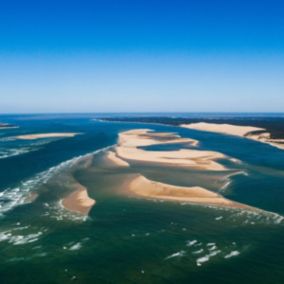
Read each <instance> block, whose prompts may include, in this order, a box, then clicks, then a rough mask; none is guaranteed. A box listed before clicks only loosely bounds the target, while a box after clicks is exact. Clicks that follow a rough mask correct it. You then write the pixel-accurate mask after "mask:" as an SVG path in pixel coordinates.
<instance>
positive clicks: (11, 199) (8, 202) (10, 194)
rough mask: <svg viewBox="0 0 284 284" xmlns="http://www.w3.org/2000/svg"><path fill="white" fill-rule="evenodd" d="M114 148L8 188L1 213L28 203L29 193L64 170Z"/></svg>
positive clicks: (1, 197)
mask: <svg viewBox="0 0 284 284" xmlns="http://www.w3.org/2000/svg"><path fill="white" fill-rule="evenodd" d="M111 147H113V146H108V147H105V148H103V149H99V150H96V151H94V152H92V153H88V154H86V155H81V156H78V157H75V158H72V159H70V160H67V161H65V162H62V163H60V164H59V165H57V166H54V167H51V168H49V169H48V170H46V171H44V172H41V173H39V174H37V175H35V176H34V177H33V178H31V179H28V180H26V181H23V182H21V183H20V184H19V186H17V187H15V188H7V189H5V190H3V191H2V192H0V213H2V214H3V213H5V212H8V211H10V210H12V209H14V208H15V207H17V206H19V205H23V204H26V203H28V202H29V201H28V198H27V197H28V196H29V193H30V192H31V191H33V190H36V189H37V188H38V187H39V186H40V185H42V184H45V183H47V182H48V181H49V180H50V178H51V177H53V176H54V175H56V174H57V173H59V172H60V171H61V170H62V169H64V168H69V167H71V166H73V165H74V164H76V163H77V162H78V161H79V160H81V159H83V158H86V157H88V156H92V155H95V154H98V153H99V152H102V151H105V150H107V149H109V148H111Z"/></svg>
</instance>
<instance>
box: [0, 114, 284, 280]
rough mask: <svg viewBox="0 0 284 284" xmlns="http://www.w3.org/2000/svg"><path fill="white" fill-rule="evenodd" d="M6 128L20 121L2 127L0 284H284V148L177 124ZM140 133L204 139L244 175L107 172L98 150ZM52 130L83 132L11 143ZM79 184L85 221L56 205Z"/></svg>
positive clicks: (89, 120) (32, 120)
mask: <svg viewBox="0 0 284 284" xmlns="http://www.w3.org/2000/svg"><path fill="white" fill-rule="evenodd" d="M108 115H109V114H108ZM175 115H178V114H175ZM198 115H199V116H200V115H201V114H198ZM106 116H107V115H106ZM239 116H240V114H238V117H239ZM100 117H103V116H102V115H101V116H100ZM207 118H208V116H207ZM230 118H231V117H230ZM273 119H274V120H275V116H273ZM0 122H6V123H11V124H13V125H16V126H18V128H11V129H1V130H0V283H1V284H2V283H3V284H6V283H7V284H8V283H29V284H31V283H48V284H53V283H60V284H62V283H73V282H74V283H123V284H124V283H218V284H220V283H232V284H233V283H238V284H239V283H240V282H241V283H243V284H245V283H252V282H255V283H258V284H262V283H263V284H269V283H271V284H277V283H279V284H282V283H284V270H283V267H284V218H283V216H284V188H283V184H284V151H283V150H279V149H277V148H274V147H272V146H270V145H267V144H264V143H258V142H255V141H252V140H248V139H242V138H238V137H233V136H226V135H221V134H214V133H207V132H200V131H196V130H189V129H183V128H180V127H176V126H166V125H160V124H150V123H149V124H145V123H138V122H111V121H103V120H98V119H97V117H96V116H94V115H92V114H86V115H71V114H70V115H60V114H58V115H9V116H8V115H7V116H0ZM141 128H143V129H144V128H147V129H151V130H154V131H164V132H176V133H178V134H180V135H181V136H182V137H189V138H193V139H197V140H199V141H200V145H199V148H200V149H204V150H214V151H218V152H221V153H224V154H226V155H228V156H229V157H231V158H232V159H233V161H234V162H232V163H231V162H228V161H220V163H223V164H224V165H227V163H229V164H228V166H229V167H233V168H234V169H235V170H236V171H238V172H240V174H237V175H234V176H232V177H230V180H229V182H228V180H225V179H224V183H223V184H221V183H218V182H217V181H216V180H217V179H216V176H214V175H213V174H212V173H206V172H205V173H204V172H199V171H193V170H184V171H179V170H175V169H170V168H160V167H159V166H157V165H155V166H154V165H153V166H152V167H146V166H143V165H142V166H141V165H134V166H133V167H132V168H131V169H127V170H125V169H122V170H121V171H117V170H116V171H115V172H114V171H111V170H108V169H106V168H104V166H103V163H102V156H103V153H104V151H106V149H109V148H111V147H112V146H113V145H115V144H116V142H117V138H118V133H119V132H121V131H125V130H130V129H141ZM53 132H76V133H81V135H78V136H75V137H73V138H46V139H36V140H18V139H15V136H17V135H23V134H35V133H53ZM177 147H180V145H162V146H151V147H148V148H149V149H151V150H157V151H158V150H162V149H167V150H174V149H176V148H177ZM125 171H129V172H127V173H128V174H131V173H136V172H138V171H139V172H140V173H143V174H144V175H145V176H147V177H149V178H151V179H154V180H157V181H161V182H167V183H171V184H175V185H183V186H191V185H194V184H195V183H196V182H197V181H198V182H199V184H200V183H201V184H202V185H204V186H207V187H208V188H210V189H212V190H216V191H218V190H220V192H221V193H222V194H223V195H224V196H225V197H227V198H229V199H232V200H235V201H238V202H241V203H245V204H248V205H251V206H254V207H257V208H260V209H262V210H263V212H247V211H242V210H236V209H228V208H227V209H224V208H215V207H212V206H197V205H191V204H187V203H184V202H171V201H160V200H147V199H143V198H140V197H139V198H138V197H134V196H127V195H126V194H122V193H121V192H120V190H119V188H120V187H121V183H122V180H121V176H122V175H123V174H125ZM76 181H77V182H80V184H82V185H84V186H85V187H86V188H87V189H88V192H89V195H90V197H92V198H94V199H95V200H96V204H95V206H94V207H93V208H92V210H91V212H90V214H89V216H88V217H86V216H81V215H79V214H75V213H72V212H69V211H67V210H66V209H64V208H63V207H62V206H61V203H60V200H61V199H62V196H64V195H65V194H66V193H67V192H68V188H69V187H70V186H71V185H72V183H74V182H76Z"/></svg>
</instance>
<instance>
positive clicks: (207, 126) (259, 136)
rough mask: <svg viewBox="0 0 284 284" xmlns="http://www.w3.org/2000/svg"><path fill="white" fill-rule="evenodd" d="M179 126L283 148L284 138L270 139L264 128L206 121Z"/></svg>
mask: <svg viewBox="0 0 284 284" xmlns="http://www.w3.org/2000/svg"><path fill="white" fill-rule="evenodd" d="M180 126H181V127H184V128H188V129H194V130H200V131H208V132H215V133H221V134H226V135H234V136H239V137H245V138H248V139H252V140H255V141H258V142H262V143H266V144H269V145H271V146H274V147H277V148H279V149H284V139H272V138H271V134H270V133H269V132H268V131H267V130H266V129H265V128H259V127H253V126H240V125H232V124H218V123H206V122H198V123H190V124H182V125H180Z"/></svg>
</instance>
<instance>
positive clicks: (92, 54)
mask: <svg viewBox="0 0 284 284" xmlns="http://www.w3.org/2000/svg"><path fill="white" fill-rule="evenodd" d="M2 2H3V1H2ZM2 2H1V4H0V98H1V104H0V112H1V113H4V112H5V113H7V112H13V113H15V112H26V113H29V112H128V111H130V112H135V111H139V112H147V111H149V112H151V111H165V112H170V111H173V112H178V111H181V112H199V111H206V112H207V111H212V112H219V111H224V112H228V111H232V112H242V111H243V112H254V111H255V112H281V111H283V109H284V108H283V107H284V80H283V75H284V17H283V11H284V3H283V1H280V0H259V1H251V0H247V1H244V0H239V1H235V0H230V1H219V0H214V1H212V0H211V1H209V0H208V1H204V0H198V1H197V0H195V1H191V0H187V1H181V0H175V1H167V0H164V1H160V0H159V1H158V0H152V1H147V0H144V1H139V0H135V1H134V0H132V1H130V0H129V1H124V0H120V1H118V0H117V1H114V0H112V1H109V0H100V1H98V0H93V1H59V0H58V1H52V0H51V1H13V0H11V1H6V3H2Z"/></svg>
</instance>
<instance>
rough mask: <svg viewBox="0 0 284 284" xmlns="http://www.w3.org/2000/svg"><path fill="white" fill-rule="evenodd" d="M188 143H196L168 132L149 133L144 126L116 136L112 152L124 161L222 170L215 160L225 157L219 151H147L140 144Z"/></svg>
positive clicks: (194, 144) (221, 166) (193, 144)
mask: <svg viewBox="0 0 284 284" xmlns="http://www.w3.org/2000/svg"><path fill="white" fill-rule="evenodd" d="M176 143H180V144H184V143H187V144H190V145H192V146H196V145H197V144H198V141H196V140H193V139H190V138H181V137H178V136H177V135H176V134H172V133H154V132H153V133H152V132H151V131H149V130H147V129H139V130H131V131H126V132H122V133H120V135H119V141H118V146H117V147H116V149H115V150H116V155H117V156H118V157H119V158H120V159H123V160H126V161H128V162H129V161H136V162H144V163H159V164H166V165H172V166H183V167H191V168H195V169H200V170H211V171H222V170H226V168H225V167H224V166H223V165H221V164H220V163H218V162H217V161H216V160H217V159H222V158H225V156H224V155H223V154H222V153H219V152H213V151H201V150H197V149H181V150H177V151H148V150H144V149H142V148H141V147H145V146H151V145H163V144H176Z"/></svg>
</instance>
